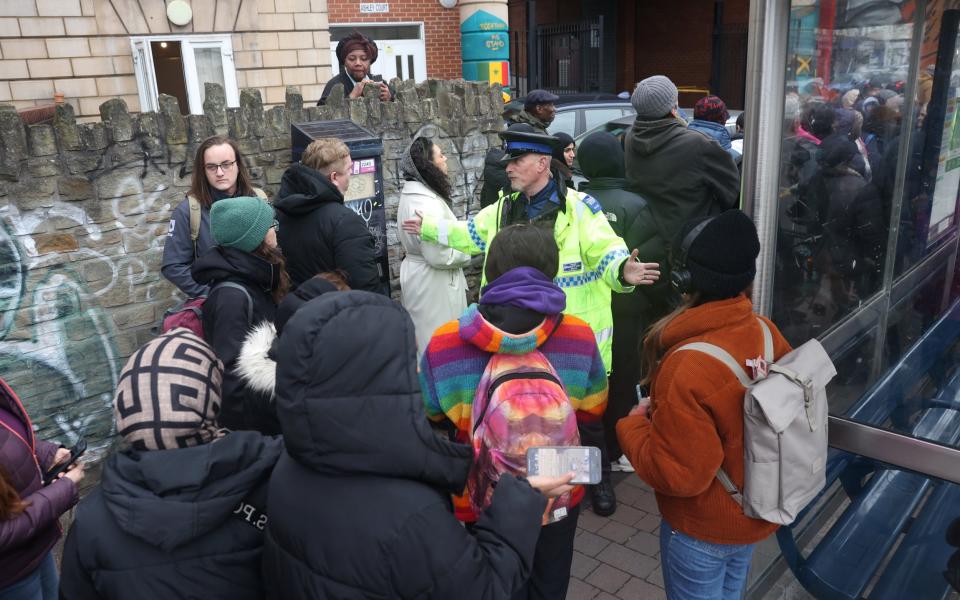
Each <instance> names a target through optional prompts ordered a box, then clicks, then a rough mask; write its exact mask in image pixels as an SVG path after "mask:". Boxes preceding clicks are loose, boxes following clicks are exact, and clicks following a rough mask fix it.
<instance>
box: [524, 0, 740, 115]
mask: <svg viewBox="0 0 960 600" xmlns="http://www.w3.org/2000/svg"><path fill="white" fill-rule="evenodd" d="M749 5H750V3H749V0H712V1H702V2H683V3H677V2H671V1H670V0H647V1H645V2H634V1H632V0H589V1H588V0H580V1H576V2H562V1H560V0H509V13H510V46H511V51H510V61H511V65H512V66H513V74H514V76H513V78H512V81H511V85H512V86H514V87H516V88H518V89H519V90H520V92H521V93H522V92H525V91H526V90H527V89H532V88H543V89H550V90H552V91H555V92H557V93H576V92H583V93H591V92H605V93H619V92H622V91H630V90H632V89H633V86H634V84H635V83H636V82H637V81H640V80H641V79H643V78H645V77H649V76H650V75H666V76H668V77H670V79H672V80H673V81H674V82H675V83H676V84H677V87H678V88H680V91H681V95H680V103H681V105H683V106H693V103H694V102H696V100H697V99H699V98H702V97H703V96H704V95H706V94H707V93H712V94H716V95H719V96H720V97H722V98H724V99H725V100H727V104H728V105H729V106H730V107H731V108H743V101H744V98H743V96H744V83H745V80H746V79H745V77H746V59H747V17H748V12H749Z"/></svg>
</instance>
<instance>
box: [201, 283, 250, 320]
mask: <svg viewBox="0 0 960 600" xmlns="http://www.w3.org/2000/svg"><path fill="white" fill-rule="evenodd" d="M217 288H233V289H235V290H240V291H241V292H243V295H244V296H246V297H247V325H250V324H252V323H253V298H251V297H250V292H248V291H247V288H245V287H243V286H242V285H240V284H239V283H234V282H233V281H221V282H220V283H218V284H217V285H215V286H213V288H211V289H210V294H209V295H211V296H212V295H213V290H215V289H217Z"/></svg>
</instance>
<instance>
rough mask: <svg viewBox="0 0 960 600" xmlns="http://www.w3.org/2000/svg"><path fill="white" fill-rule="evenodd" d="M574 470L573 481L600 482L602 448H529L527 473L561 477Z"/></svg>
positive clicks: (592, 483) (583, 482) (581, 482)
mask: <svg viewBox="0 0 960 600" xmlns="http://www.w3.org/2000/svg"><path fill="white" fill-rule="evenodd" d="M570 471H573V472H574V476H573V480H572V481H571V483H576V484H582V485H596V484H598V483H600V448H594V447H593V446H538V447H534V448H527V475H545V476H547V477H559V476H561V475H563V474H564V473H569V472H570Z"/></svg>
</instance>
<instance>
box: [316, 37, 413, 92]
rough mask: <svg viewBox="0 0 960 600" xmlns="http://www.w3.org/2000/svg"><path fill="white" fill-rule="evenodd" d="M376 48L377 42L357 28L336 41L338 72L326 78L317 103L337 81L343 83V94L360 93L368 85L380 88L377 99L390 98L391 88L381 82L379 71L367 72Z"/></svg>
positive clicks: (374, 60)
mask: <svg viewBox="0 0 960 600" xmlns="http://www.w3.org/2000/svg"><path fill="white" fill-rule="evenodd" d="M378 54H379V50H378V49H377V44H376V42H374V41H373V40H371V39H370V38H368V37H367V36H365V35H363V34H362V33H360V32H357V31H354V32H353V33H351V34H349V35H348V36H346V37H345V38H343V39H342V40H340V42H339V43H338V44H337V60H338V61H340V73H339V74H338V75H337V76H336V77H334V78H333V79H331V80H330V81H328V82H327V85H326V86H325V87H324V88H323V93H322V94H320V100H319V101H318V102H317V106H320V105H323V104H325V103H326V101H327V96H329V95H330V91H331V90H333V86H335V85H337V84H338V83H340V84H343V94H344V96H348V97H350V98H360V97H361V96H363V88H364V87H365V86H367V85H373V86H377V88H379V94H380V99H381V100H383V101H384V102H386V101H388V100H393V96H394V92H393V90H391V89H390V87H389V86H388V85H387V84H386V83H384V82H383V78H382V77H380V76H379V75H371V74H370V65H372V64H373V63H375V62H377V55H378Z"/></svg>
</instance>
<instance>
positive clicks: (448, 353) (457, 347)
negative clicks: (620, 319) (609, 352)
mask: <svg viewBox="0 0 960 600" xmlns="http://www.w3.org/2000/svg"><path fill="white" fill-rule="evenodd" d="M560 317H561V315H548V316H547V317H546V318H545V319H544V321H543V322H542V323H541V324H540V325H539V326H538V327H536V328H535V329H533V330H531V331H528V332H527V333H522V334H518V335H514V334H510V333H507V332H505V331H502V330H500V329H498V328H496V327H495V326H494V325H492V324H491V323H489V322H488V321H487V320H486V319H484V318H483V315H481V314H480V311H479V309H478V307H477V305H476V304H473V305H471V306H470V307H469V308H467V310H466V312H465V313H464V314H463V315H462V316H461V317H460V318H459V319H458V320H455V321H450V322H448V323H446V324H444V325H442V326H441V327H440V328H439V329H437V330H436V332H434V334H433V337H432V338H431V339H430V343H429V344H428V345H427V349H426V350H425V351H424V353H423V357H422V358H421V360H420V388H421V390H422V391H423V401H424V404H425V405H426V411H427V416H429V417H430V419H432V420H434V421H443V420H445V419H446V420H449V421H450V422H452V423H453V424H454V426H456V428H457V434H458V435H457V437H458V439H459V440H460V441H462V442H464V443H469V442H470V430H471V426H472V424H471V415H472V413H471V408H472V406H473V397H474V394H476V391H477V388H478V387H479V386H480V378H481V376H482V375H483V371H484V369H485V368H486V366H487V361H489V360H490V355H491V354H493V353H506V354H527V353H528V352H530V351H532V350H533V349H536V348H538V349H539V350H540V352H542V353H543V354H544V356H546V357H547V359H548V360H549V361H550V364H552V365H553V368H554V369H556V371H557V374H558V375H559V376H560V379H561V381H562V382H563V385H564V388H565V389H566V391H567V394H568V395H569V396H570V402H571V403H572V404H573V408H574V410H575V411H576V415H577V423H578V424H579V425H580V427H581V436H582V437H587V436H585V435H584V433H585V432H584V429H590V430H599V429H600V427H601V425H600V419H601V417H602V416H603V411H604V410H605V409H606V407H607V372H606V367H605V366H604V364H603V358H602V357H601V356H600V349H599V348H598V347H597V342H596V337H595V336H594V334H593V330H592V329H591V328H590V326H589V325H587V323H586V322H585V321H583V320H582V319H580V318H578V317H575V316H573V315H562V317H563V318H562V319H561V318H560ZM583 442H584V443H585V444H586V443H588V440H586V439H584V440H583ZM582 497H583V490H582V488H578V489H577V491H576V492H575V493H574V497H573V499H574V503H573V504H576V502H579V500H580V499H581V498H582ZM454 504H455V508H456V513H457V517H458V518H460V519H461V520H467V521H470V520H474V519H476V516H474V515H473V514H472V512H471V511H470V507H469V503H468V502H466V500H465V499H455V501H454ZM573 504H572V505H573Z"/></svg>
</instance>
